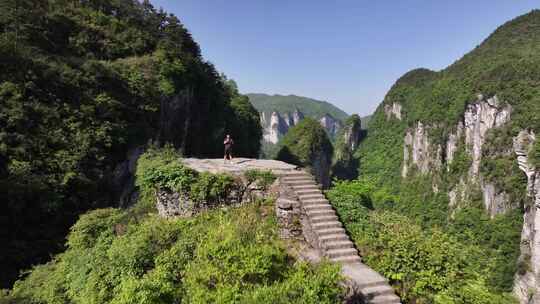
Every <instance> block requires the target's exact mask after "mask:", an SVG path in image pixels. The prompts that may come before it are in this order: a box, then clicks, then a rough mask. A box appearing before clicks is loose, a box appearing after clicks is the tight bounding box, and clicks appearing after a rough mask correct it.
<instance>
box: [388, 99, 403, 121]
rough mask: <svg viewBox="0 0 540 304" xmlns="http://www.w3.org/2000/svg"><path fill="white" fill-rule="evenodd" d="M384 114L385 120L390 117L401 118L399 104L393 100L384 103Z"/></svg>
mask: <svg viewBox="0 0 540 304" xmlns="http://www.w3.org/2000/svg"><path fill="white" fill-rule="evenodd" d="M384 114H385V115H386V119H387V120H388V119H391V118H392V117H395V118H396V119H398V120H401V104H400V103H397V102H393V103H392V104H387V105H385V106H384Z"/></svg>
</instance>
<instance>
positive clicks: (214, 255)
mask: <svg viewBox="0 0 540 304" xmlns="http://www.w3.org/2000/svg"><path fill="white" fill-rule="evenodd" d="M179 156H180V155H179V154H178V152H176V151H175V150H174V149H173V148H172V147H170V146H169V147H165V148H163V149H157V148H151V149H149V150H148V151H147V152H145V153H144V154H143V155H142V156H141V157H140V159H139V163H138V167H137V175H136V177H137V179H136V184H137V185H138V187H139V188H140V190H141V196H140V199H139V202H138V203H137V204H136V205H135V206H133V207H131V208H128V209H127V210H121V209H114V208H107V209H96V210H93V211H90V212H87V213H86V214H84V215H82V216H81V217H80V218H79V220H78V221H77V222H76V223H75V225H74V226H72V227H71V232H70V234H69V236H68V238H67V243H66V247H67V250H66V251H65V252H63V253H61V254H58V255H56V256H55V257H54V258H53V260H52V261H50V262H48V263H47V264H42V265H39V266H36V267H34V268H33V269H32V270H31V271H28V272H27V273H26V275H25V277H24V278H23V279H21V280H19V281H17V282H16V283H15V285H14V287H13V289H12V290H10V291H3V293H2V294H0V303H10V304H15V303H21V304H22V303H25V304H26V303H34V304H64V303H111V304H120V303H293V302H294V303H313V304H315V303H328V304H330V303H337V302H339V301H341V298H342V297H343V293H344V290H343V288H342V287H341V285H340V282H341V280H342V278H341V276H340V269H339V266H337V265H335V264H334V265H331V264H329V263H327V262H322V263H321V264H319V265H315V266H313V265H308V264H306V263H305V262H300V261H297V260H296V258H295V257H294V256H291V255H290V254H289V253H287V250H286V248H287V244H285V243H284V241H282V240H281V239H279V236H278V226H277V219H276V218H275V213H274V210H273V206H274V204H273V202H272V201H269V200H267V201H264V200H253V203H251V204H247V205H244V206H242V207H238V208H213V209H208V211H206V212H201V213H199V214H198V215H196V216H195V217H192V218H176V219H164V218H161V217H159V216H157V214H155V210H153V208H149V205H153V204H155V200H156V197H155V190H156V189H169V190H171V191H180V192H182V193H185V194H186V195H188V196H189V197H190V198H191V199H193V200H195V201H197V202H202V200H208V201H216V200H220V199H225V198H227V194H226V191H228V190H229V189H230V187H231V186H235V187H236V186H238V185H239V184H238V183H240V182H239V181H238V180H234V179H233V178H232V177H231V176H230V175H225V174H209V173H197V172H195V171H193V170H191V169H189V168H187V167H185V166H183V165H182V163H181V160H180V158H179ZM275 178H276V177H275V176H274V175H273V174H272V173H271V172H270V171H260V170H249V171H247V172H245V174H244V177H243V179H245V181H244V183H245V184H244V187H245V188H248V187H252V186H256V187H258V189H265V188H267V187H269V185H270V184H272V183H273V181H274V180H275ZM242 191H246V190H242ZM208 201H207V203H208ZM224 203H225V204H230V203H231V202H230V201H226V202H224Z"/></svg>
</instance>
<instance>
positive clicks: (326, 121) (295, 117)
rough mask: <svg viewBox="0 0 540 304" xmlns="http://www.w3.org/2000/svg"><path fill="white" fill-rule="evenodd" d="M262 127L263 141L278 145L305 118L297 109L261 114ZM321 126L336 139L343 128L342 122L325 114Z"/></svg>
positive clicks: (320, 120) (321, 119)
mask: <svg viewBox="0 0 540 304" xmlns="http://www.w3.org/2000/svg"><path fill="white" fill-rule="evenodd" d="M260 117H261V125H262V127H263V139H264V141H266V142H269V143H272V144H277V143H278V142H279V140H280V139H281V138H282V137H283V135H285V133H287V131H288V130H289V129H290V128H291V127H293V126H295V125H297V124H298V123H299V122H300V121H301V120H303V119H304V118H305V116H304V114H303V113H302V112H301V111H300V110H298V109H295V110H294V111H293V112H285V113H280V112H277V111H274V112H272V113H268V112H260ZM319 123H320V124H321V126H322V127H323V128H324V129H325V130H326V131H327V132H328V135H330V137H335V136H336V135H337V133H338V132H339V130H340V129H341V128H342V123H341V121H340V120H338V119H335V118H334V117H332V115H330V114H325V115H323V117H321V118H320V119H319Z"/></svg>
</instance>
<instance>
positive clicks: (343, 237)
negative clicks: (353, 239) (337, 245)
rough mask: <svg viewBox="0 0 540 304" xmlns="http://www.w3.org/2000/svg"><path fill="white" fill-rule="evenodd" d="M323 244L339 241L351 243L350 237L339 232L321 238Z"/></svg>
mask: <svg viewBox="0 0 540 304" xmlns="http://www.w3.org/2000/svg"><path fill="white" fill-rule="evenodd" d="M319 241H320V242H321V243H329V242H337V241H350V240H349V236H348V235H346V234H345V233H344V232H338V233H334V234H326V235H321V236H319Z"/></svg>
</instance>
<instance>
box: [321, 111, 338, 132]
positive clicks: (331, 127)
mask: <svg viewBox="0 0 540 304" xmlns="http://www.w3.org/2000/svg"><path fill="white" fill-rule="evenodd" d="M319 122H320V123H321V126H323V128H324V129H325V130H326V132H328V134H329V135H330V137H335V136H336V135H337V133H338V132H339V130H340V129H341V128H342V123H341V121H339V120H337V119H335V118H334V117H333V116H332V115H330V114H324V116H323V117H321V118H320V119H319Z"/></svg>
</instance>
